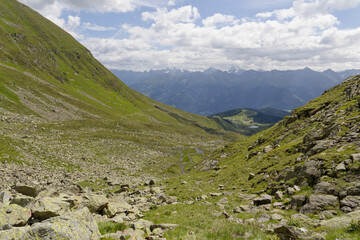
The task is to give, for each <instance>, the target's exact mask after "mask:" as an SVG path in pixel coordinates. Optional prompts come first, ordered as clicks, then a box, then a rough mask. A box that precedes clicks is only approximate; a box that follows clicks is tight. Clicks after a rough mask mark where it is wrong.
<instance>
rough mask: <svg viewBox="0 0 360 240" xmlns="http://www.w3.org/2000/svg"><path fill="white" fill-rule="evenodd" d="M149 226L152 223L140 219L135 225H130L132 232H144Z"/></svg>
mask: <svg viewBox="0 0 360 240" xmlns="http://www.w3.org/2000/svg"><path fill="white" fill-rule="evenodd" d="M151 225H153V223H152V222H150V221H147V220H144V219H140V220H138V221H136V222H135V223H133V224H132V225H131V228H132V229H134V230H136V229H140V230H144V229H146V228H150V227H151Z"/></svg>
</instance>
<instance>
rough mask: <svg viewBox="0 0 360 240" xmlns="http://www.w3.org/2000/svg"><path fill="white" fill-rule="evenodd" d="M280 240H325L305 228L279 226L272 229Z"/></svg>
mask: <svg viewBox="0 0 360 240" xmlns="http://www.w3.org/2000/svg"><path fill="white" fill-rule="evenodd" d="M274 233H275V234H277V235H278V236H279V237H280V239H281V240H289V239H294V240H295V239H297V240H325V237H324V236H322V235H320V234H318V233H316V232H314V231H309V230H307V229H305V228H297V227H292V226H281V227H279V228H275V229H274Z"/></svg>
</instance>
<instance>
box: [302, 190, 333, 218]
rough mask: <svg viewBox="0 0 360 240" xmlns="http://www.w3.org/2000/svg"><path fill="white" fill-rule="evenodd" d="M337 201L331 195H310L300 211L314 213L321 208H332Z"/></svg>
mask: <svg viewBox="0 0 360 240" xmlns="http://www.w3.org/2000/svg"><path fill="white" fill-rule="evenodd" d="M338 202H339V199H338V197H335V196H333V195H315V194H313V195H310V197H309V202H308V203H307V204H306V205H305V206H303V207H302V208H301V209H300V212H301V213H305V214H307V213H315V212H319V211H322V210H327V209H334V208H335V207H336V206H337V204H338Z"/></svg>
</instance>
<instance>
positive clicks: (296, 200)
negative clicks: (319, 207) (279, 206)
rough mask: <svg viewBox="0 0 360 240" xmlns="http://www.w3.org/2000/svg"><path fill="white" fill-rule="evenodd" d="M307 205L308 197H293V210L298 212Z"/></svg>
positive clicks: (291, 203)
mask: <svg viewBox="0 0 360 240" xmlns="http://www.w3.org/2000/svg"><path fill="white" fill-rule="evenodd" d="M305 203H306V196H305V195H296V196H293V197H292V199H291V202H290V205H291V209H293V210H296V209H298V208H300V207H302V206H304V205H305Z"/></svg>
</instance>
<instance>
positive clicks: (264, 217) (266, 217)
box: [256, 214, 271, 223]
mask: <svg viewBox="0 0 360 240" xmlns="http://www.w3.org/2000/svg"><path fill="white" fill-rule="evenodd" d="M270 220H271V216H270V215H268V214H261V215H260V216H259V217H258V219H256V222H258V223H264V222H268V221H270Z"/></svg>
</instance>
